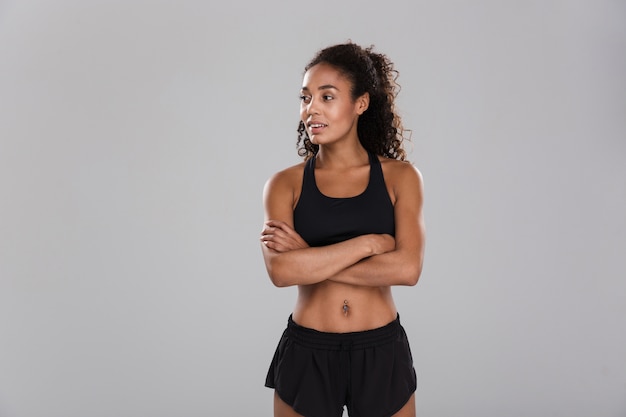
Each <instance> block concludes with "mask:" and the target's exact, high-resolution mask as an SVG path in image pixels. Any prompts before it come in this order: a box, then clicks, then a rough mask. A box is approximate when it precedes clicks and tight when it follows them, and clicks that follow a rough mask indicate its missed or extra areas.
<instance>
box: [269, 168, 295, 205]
mask: <svg viewBox="0 0 626 417" xmlns="http://www.w3.org/2000/svg"><path fill="white" fill-rule="evenodd" d="M304 165H305V162H301V163H299V164H296V165H293V166H291V167H289V168H286V169H283V170H281V171H278V172H277V173H275V174H274V175H272V176H271V177H270V178H269V179H268V180H267V182H266V183H265V188H264V190H263V196H264V199H265V200H266V201H267V200H270V199H271V200H275V199H279V200H281V201H285V200H287V199H289V201H291V202H292V204H295V202H296V201H297V200H298V198H299V197H300V190H301V188H302V177H303V175H304Z"/></svg>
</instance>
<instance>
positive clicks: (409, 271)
mask: <svg viewBox="0 0 626 417" xmlns="http://www.w3.org/2000/svg"><path fill="white" fill-rule="evenodd" d="M420 275H422V264H421V262H420V263H419V264H414V265H410V266H408V267H407V268H406V270H405V273H404V277H403V278H404V279H403V283H404V285H406V286H409V287H414V286H415V285H417V282H418V281H419V279H420Z"/></svg>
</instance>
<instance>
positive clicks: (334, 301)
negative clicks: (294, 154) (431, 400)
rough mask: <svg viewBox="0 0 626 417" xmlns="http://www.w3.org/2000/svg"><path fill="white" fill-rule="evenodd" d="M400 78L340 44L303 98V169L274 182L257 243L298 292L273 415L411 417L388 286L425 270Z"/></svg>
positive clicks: (407, 371)
mask: <svg viewBox="0 0 626 417" xmlns="http://www.w3.org/2000/svg"><path fill="white" fill-rule="evenodd" d="M396 75H397V72H396V71H395V70H394V69H393V64H392V63H391V62H390V61H389V60H388V59H387V57H386V56H385V55H382V54H378V53H375V52H373V51H372V47H370V48H367V49H364V48H361V47H360V46H358V45H356V44H353V43H347V44H341V45H335V46H331V47H329V48H326V49H323V50H321V51H319V52H318V54H317V55H316V56H315V58H314V59H313V60H312V61H311V62H310V63H309V65H307V66H306V67H305V73H304V78H303V86H302V89H301V92H300V101H301V104H300V117H301V121H300V125H299V128H298V132H299V137H298V145H299V154H300V155H301V156H303V157H304V158H305V161H304V162H303V163H300V164H298V165H295V166H293V167H291V168H287V169H285V170H284V171H281V172H279V173H277V174H275V175H274V176H273V177H272V178H270V179H269V181H268V182H267V184H266V186H265V190H264V206H265V215H266V222H265V227H264V229H263V231H262V234H261V242H262V245H261V247H262V250H263V257H264V259H265V265H266V267H267V271H268V274H269V276H270V278H271V280H272V282H273V283H274V285H276V286H277V287H286V286H291V285H297V286H298V298H297V301H296V305H295V309H294V310H293V313H292V315H291V316H290V317H289V320H288V324H287V329H286V330H285V332H284V333H283V336H282V338H281V340H280V342H279V345H278V348H277V350H276V353H275V355H274V359H273V361H272V364H271V366H270V370H269V372H268V375H267V380H266V386H268V387H270V388H274V389H275V391H274V392H275V394H274V415H275V416H276V417H284V416H299V415H304V416H306V417H334V416H341V415H342V413H343V407H344V405H345V406H346V407H347V409H348V414H349V415H350V416H357V417H383V416H415V396H414V392H415V389H416V379H415V371H414V369H413V361H412V358H411V352H410V349H409V345H408V340H407V337H406V334H405V332H404V329H403V328H402V326H401V325H400V321H399V315H398V312H397V310H396V307H395V305H394V301H393V298H392V294H391V286H392V285H415V284H416V283H417V280H418V278H419V276H420V273H421V269H422V259H423V253H424V222H423V217H422V180H421V175H420V173H419V171H418V170H417V169H415V168H414V167H413V165H411V164H410V163H408V162H404V158H405V152H404V150H403V148H402V133H403V130H402V124H401V121H400V117H399V116H398V115H397V114H396V113H395V110H394V100H395V97H396V94H397V91H398V85H397V84H396V83H395V78H396Z"/></svg>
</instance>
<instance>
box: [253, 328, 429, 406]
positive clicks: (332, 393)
mask: <svg viewBox="0 0 626 417" xmlns="http://www.w3.org/2000/svg"><path fill="white" fill-rule="evenodd" d="M416 383H417V379H416V375H415V370H414V368H413V358H412V356H411V350H410V348H409V342H408V340H407V337H406V333H405V331H404V328H403V327H402V326H401V325H400V317H399V316H398V318H396V320H394V321H392V322H391V323H389V324H388V325H386V326H384V327H379V328H377V329H373V330H366V331H362V332H351V333H327V332H320V331H317V330H313V329H309V328H307V327H302V326H300V325H298V324H296V323H295V322H294V321H293V320H292V319H291V316H290V317H289V320H288V323H287V329H286V330H285V331H284V333H283V336H282V338H281V339H280V342H279V344H278V348H277V349H276V353H275V354H274V358H273V360H272V364H271V365H270V369H269V372H268V374H267V378H266V381H265V386H266V387H269V388H274V389H275V390H276V392H277V393H278V395H279V397H280V398H281V399H282V400H283V401H284V402H286V403H287V404H289V405H290V406H291V407H292V408H293V409H294V410H295V411H296V412H298V413H300V414H302V415H304V416H306V417H340V416H341V415H342V413H343V406H344V405H346V406H347V408H348V415H350V417H389V416H391V415H393V414H395V413H397V412H398V411H400V409H401V408H402V407H403V406H404V405H405V404H406V402H407V401H408V400H409V398H411V395H412V394H413V392H415V389H416Z"/></svg>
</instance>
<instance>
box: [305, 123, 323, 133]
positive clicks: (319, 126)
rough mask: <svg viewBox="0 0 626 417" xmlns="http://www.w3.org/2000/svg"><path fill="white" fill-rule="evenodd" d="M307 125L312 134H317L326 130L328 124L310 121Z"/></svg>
mask: <svg viewBox="0 0 626 417" xmlns="http://www.w3.org/2000/svg"><path fill="white" fill-rule="evenodd" d="M307 126H308V127H309V130H310V132H311V134H313V135H317V134H319V133H320V132H321V131H322V130H324V128H326V127H327V126H328V125H327V124H325V123H320V122H309V123H308V124H307Z"/></svg>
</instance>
